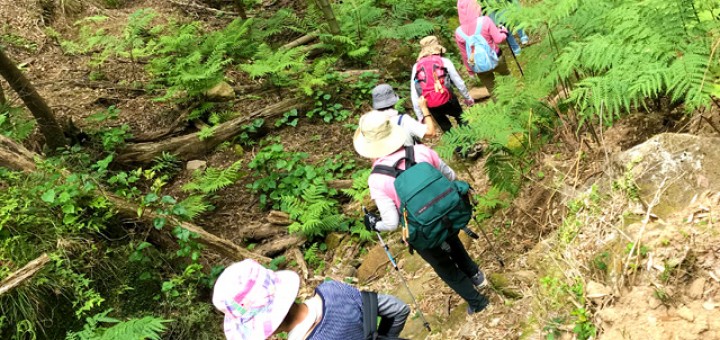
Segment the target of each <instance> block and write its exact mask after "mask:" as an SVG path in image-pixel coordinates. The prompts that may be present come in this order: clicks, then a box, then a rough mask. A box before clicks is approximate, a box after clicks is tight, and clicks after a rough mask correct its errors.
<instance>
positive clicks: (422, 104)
mask: <svg viewBox="0 0 720 340" xmlns="http://www.w3.org/2000/svg"><path fill="white" fill-rule="evenodd" d="M418 106H419V107H420V108H421V109H427V100H426V99H425V97H423V96H420V97H419V98H418Z"/></svg>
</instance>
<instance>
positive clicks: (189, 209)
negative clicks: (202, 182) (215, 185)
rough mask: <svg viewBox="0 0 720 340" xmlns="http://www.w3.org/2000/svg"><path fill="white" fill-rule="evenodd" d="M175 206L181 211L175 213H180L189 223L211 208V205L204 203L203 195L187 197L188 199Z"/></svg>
mask: <svg viewBox="0 0 720 340" xmlns="http://www.w3.org/2000/svg"><path fill="white" fill-rule="evenodd" d="M177 205H178V206H180V207H181V208H182V209H179V210H176V211H182V212H183V214H182V217H183V218H185V219H187V220H189V221H192V220H194V219H195V218H196V217H198V216H199V215H200V214H203V213H205V212H207V211H210V210H211V209H212V208H213V206H212V204H210V203H208V202H206V199H205V196H204V195H192V196H188V198H186V199H184V200H182V201H180V202H178V203H177Z"/></svg>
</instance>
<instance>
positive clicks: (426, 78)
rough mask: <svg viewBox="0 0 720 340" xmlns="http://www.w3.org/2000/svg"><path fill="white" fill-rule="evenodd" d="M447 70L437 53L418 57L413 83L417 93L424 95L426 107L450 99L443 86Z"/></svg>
mask: <svg viewBox="0 0 720 340" xmlns="http://www.w3.org/2000/svg"><path fill="white" fill-rule="evenodd" d="M445 78H447V70H446V69H445V66H444V65H443V61H442V57H440V56H439V55H437V54H433V55H429V56H427V57H424V58H422V59H420V60H419V61H418V62H417V64H416V65H415V79H414V80H415V84H416V85H417V86H416V90H417V92H418V95H420V96H423V97H425V100H426V101H427V106H428V107H438V106H441V105H443V104H445V103H447V102H448V101H449V100H450V91H449V90H448V88H447V87H446V86H445Z"/></svg>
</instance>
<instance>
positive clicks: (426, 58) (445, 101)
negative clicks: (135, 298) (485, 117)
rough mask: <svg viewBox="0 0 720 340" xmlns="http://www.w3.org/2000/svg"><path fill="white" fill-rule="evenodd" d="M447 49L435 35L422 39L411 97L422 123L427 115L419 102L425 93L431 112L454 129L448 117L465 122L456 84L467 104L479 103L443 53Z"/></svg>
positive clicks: (438, 120) (413, 70) (440, 122)
mask: <svg viewBox="0 0 720 340" xmlns="http://www.w3.org/2000/svg"><path fill="white" fill-rule="evenodd" d="M446 51H447V50H446V49H445V47H443V46H442V45H440V43H439V42H438V40H437V37H435V36H432V35H431V36H427V37H425V38H422V40H420V53H419V54H418V57H417V62H416V63H415V64H414V65H413V67H412V72H411V73H410V98H411V100H412V104H413V109H414V110H415V115H416V116H417V118H418V120H419V121H421V122H422V121H423V119H424V118H425V117H424V116H423V113H422V109H421V108H420V102H419V98H420V97H421V96H422V97H424V98H425V100H426V101H427V107H428V109H429V110H430V114H431V115H432V117H433V118H434V119H435V121H436V122H437V124H438V125H439V126H440V128H441V129H442V130H443V131H449V130H450V129H451V128H452V123H451V122H450V120H449V119H448V116H451V117H454V118H455V120H456V121H457V123H458V124H459V125H464V124H465V121H463V120H462V117H461V115H462V107H461V106H460V102H458V99H457V97H456V96H455V94H454V93H453V91H452V90H451V89H452V87H455V88H457V89H458V91H460V94H462V96H463V98H465V104H466V105H467V106H472V105H473V104H474V103H475V101H474V100H473V98H472V97H471V96H470V93H469V92H468V89H467V87H466V86H465V82H464V81H463V80H462V78H461V77H460V75H459V74H458V73H457V70H456V69H455V66H454V65H453V63H452V62H451V61H450V60H449V59H447V58H444V57H443V56H442V55H443V53H445V52H446ZM449 85H452V86H449Z"/></svg>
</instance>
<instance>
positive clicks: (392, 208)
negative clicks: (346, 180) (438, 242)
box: [353, 111, 489, 314]
mask: <svg viewBox="0 0 720 340" xmlns="http://www.w3.org/2000/svg"><path fill="white" fill-rule="evenodd" d="M404 141H405V138H404V132H403V130H402V128H400V127H399V126H398V125H397V124H393V123H392V122H390V121H389V120H388V118H387V116H385V115H383V114H382V113H380V112H377V111H370V112H368V113H366V114H365V115H363V116H362V117H360V122H359V124H358V128H357V130H356V131H355V137H354V139H353V144H354V146H355V150H356V151H357V153H359V154H360V155H361V156H363V157H366V158H370V159H372V161H373V164H372V166H373V168H375V167H376V166H378V165H384V166H389V167H393V168H395V169H398V170H404V169H407V168H406V161H405V160H407V159H413V160H414V162H415V163H421V162H426V163H429V164H430V165H432V166H433V167H434V168H436V169H437V170H438V171H440V173H442V175H443V176H445V177H446V178H447V179H448V180H450V181H453V180H455V178H456V176H455V172H454V171H453V170H452V169H451V168H450V167H449V166H448V165H447V164H445V162H443V160H442V159H440V157H439V156H438V154H437V153H436V152H435V151H433V150H432V149H430V148H429V147H427V146H425V145H422V144H416V145H414V146H411V147H410V146H408V147H406V146H405V145H404ZM406 148H407V149H408V150H406ZM410 150H412V153H411V152H410ZM410 154H412V155H413V156H412V158H410V157H409V156H408V155H410ZM417 180H418V181H422V180H423V179H422V178H418V179H417ZM368 186H369V187H370V197H371V198H372V199H373V200H375V204H376V205H377V207H378V210H379V212H380V216H376V215H374V214H370V213H367V214H366V216H365V219H364V222H365V226H366V227H367V228H368V229H369V230H371V231H394V230H396V229H397V228H398V224H399V222H400V214H399V213H398V211H399V208H400V204H401V202H400V198H399V197H398V194H397V191H396V190H395V177H394V176H390V175H387V174H384V173H381V172H371V173H370V176H369V177H368ZM445 244H446V245H447V247H446V249H447V250H445V249H441V248H442V247H437V248H430V249H415V250H416V251H417V252H418V254H419V255H420V256H421V257H422V258H423V259H424V260H425V261H426V262H427V263H428V264H430V266H431V267H432V268H433V269H434V270H435V272H436V273H437V274H438V276H439V277H440V278H441V279H442V280H443V281H445V283H446V284H447V285H448V286H449V287H450V288H452V289H453V290H454V291H455V292H456V293H458V295H460V296H461V297H462V298H463V299H465V301H467V303H468V307H467V313H468V314H473V313H476V312H479V311H481V310H483V309H485V308H486V307H487V306H488V304H489V300H488V298H487V297H486V296H484V295H482V294H480V293H478V291H477V290H476V289H475V287H484V286H485V285H487V281H486V280H485V274H484V273H483V272H482V271H481V270H480V268H479V267H478V265H477V264H476V263H475V262H474V261H473V260H472V259H471V258H470V255H468V253H467V250H465V246H463V244H462V242H460V239H459V238H458V235H457V233H456V234H454V235H448V237H447V239H446V240H445Z"/></svg>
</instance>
